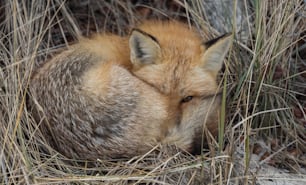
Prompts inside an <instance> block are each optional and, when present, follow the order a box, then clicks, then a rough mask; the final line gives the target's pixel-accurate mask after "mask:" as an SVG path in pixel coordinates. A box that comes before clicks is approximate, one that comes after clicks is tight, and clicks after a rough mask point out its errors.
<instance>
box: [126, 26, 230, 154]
mask: <svg viewBox="0 0 306 185" xmlns="http://www.w3.org/2000/svg"><path fill="white" fill-rule="evenodd" d="M164 24H167V23H163V24H162V25H158V24H157V25H156V24H155V25H154V24H149V26H146V25H144V26H142V27H140V28H139V29H134V30H132V32H131V34H130V38H129V48H130V61H131V63H132V65H133V73H134V75H135V76H137V77H138V78H139V79H141V80H142V81H144V82H146V83H147V84H149V85H151V86H152V87H154V88H155V89H156V90H157V91H158V92H159V93H161V94H163V95H164V96H165V97H166V101H167V102H166V104H167V112H168V118H167V120H166V121H165V123H164V124H163V125H162V126H161V127H162V129H161V130H162V132H163V139H162V142H165V143H175V144H177V145H178V146H179V147H182V148H184V149H187V150H191V149H193V148H192V147H193V146H192V145H193V143H201V142H199V141H198V140H199V139H200V138H202V136H201V135H202V133H203V130H204V129H203V128H208V130H209V131H210V132H211V133H212V134H213V135H216V133H217V129H218V115H219V109H220V96H219V95H218V85H217V82H216V80H217V79H216V78H217V73H218V71H219V70H220V69H221V67H222V65H223V60H224V58H225V56H226V54H227V52H228V50H229V48H230V46H231V43H232V35H229V34H227V35H224V36H221V37H219V38H216V39H213V40H210V41H208V42H203V41H202V39H201V37H200V36H199V35H198V33H197V32H196V31H194V30H192V29H190V28H189V27H187V26H186V25H183V24H180V23H168V25H164ZM163 27H167V29H163ZM216 94H217V95H216Z"/></svg>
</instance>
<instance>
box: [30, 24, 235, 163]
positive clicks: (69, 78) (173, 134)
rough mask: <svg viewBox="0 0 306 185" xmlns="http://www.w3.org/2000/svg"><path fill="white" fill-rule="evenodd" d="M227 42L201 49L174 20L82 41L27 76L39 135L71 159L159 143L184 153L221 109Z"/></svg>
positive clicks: (134, 151) (133, 151) (126, 152)
mask: <svg viewBox="0 0 306 185" xmlns="http://www.w3.org/2000/svg"><path fill="white" fill-rule="evenodd" d="M229 43H230V42H229V39H228V37H226V38H221V39H220V41H218V42H217V43H216V44H215V43H213V45H212V47H210V46H208V45H206V46H205V45H203V41H202V38H201V36H200V35H199V34H198V33H197V32H196V31H195V30H194V28H192V27H191V28H190V27H189V26H187V25H185V24H182V23H179V22H175V21H171V22H161V21H148V22H145V23H143V24H141V25H140V26H138V27H137V28H136V29H135V30H134V31H132V32H131V35H130V36H129V37H119V36H116V35H113V34H101V35H97V36H95V37H93V38H91V39H81V40H80V42H79V43H78V44H75V45H73V46H71V47H70V48H69V49H68V50H67V51H64V52H62V53H61V54H59V55H57V56H56V57H54V58H53V59H52V60H51V61H48V62H47V63H46V64H45V65H44V66H42V67H41V68H39V69H38V70H37V73H35V75H34V76H33V78H32V81H31V84H30V89H31V92H32V94H33V98H34V99H35V101H34V102H36V104H37V107H38V108H37V109H38V114H39V115H38V117H40V118H43V119H44V122H43V124H42V125H41V130H42V131H43V133H45V135H46V137H47V139H48V140H49V142H50V143H51V145H52V146H53V147H55V148H56V149H58V150H59V151H60V152H61V153H63V154H65V155H66V156H68V157H73V158H81V159H97V158H104V157H110V158H118V157H132V156H135V155H139V154H142V153H144V152H146V151H148V150H149V149H150V148H151V147H152V146H154V145H156V144H158V143H167V144H176V145H178V146H179V147H181V148H183V149H186V150H190V149H192V145H193V143H194V142H195V143H198V142H199V141H198V140H199V137H200V138H202V130H203V128H204V127H205V128H206V127H208V128H209V129H210V130H211V131H212V132H214V133H215V132H216V127H217V125H216V123H217V120H218V109H219V107H220V103H219V98H216V100H215V98H212V97H213V95H214V94H215V93H216V92H217V84H216V73H217V72H218V70H219V69H220V65H221V63H222V61H221V62H220V61H219V60H223V58H224V56H225V54H224V52H225V53H226V51H227V50H228V47H229ZM210 48H212V49H210ZM206 51H207V52H206ZM220 51H221V52H220ZM206 53H208V54H206ZM219 55H220V56H219ZM215 60H216V62H218V63H217V64H214V63H211V61H213V62H215ZM217 60H218V61H217ZM207 61H208V62H207ZM206 63H208V64H206ZM186 97H187V99H188V97H194V98H193V100H192V101H190V100H189V99H188V102H187V101H186ZM189 101H190V102H189ZM39 121H40V120H39ZM194 139H197V141H194Z"/></svg>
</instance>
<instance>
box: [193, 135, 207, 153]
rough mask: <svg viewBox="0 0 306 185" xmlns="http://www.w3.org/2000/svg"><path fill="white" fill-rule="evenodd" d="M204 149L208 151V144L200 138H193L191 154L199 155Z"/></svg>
mask: <svg viewBox="0 0 306 185" xmlns="http://www.w3.org/2000/svg"><path fill="white" fill-rule="evenodd" d="M205 149H208V144H207V142H206V141H205V139H203V138H202V137H201V136H200V137H199V136H198V137H195V138H194V140H193V143H192V149H191V154H192V155H201V154H202V153H203V151H204V150H205Z"/></svg>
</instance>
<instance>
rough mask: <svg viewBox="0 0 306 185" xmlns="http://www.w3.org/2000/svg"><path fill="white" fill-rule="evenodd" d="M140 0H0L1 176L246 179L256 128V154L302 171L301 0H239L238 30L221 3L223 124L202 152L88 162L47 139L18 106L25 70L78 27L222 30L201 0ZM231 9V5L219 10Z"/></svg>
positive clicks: (23, 180)
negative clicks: (152, 23) (173, 22)
mask: <svg viewBox="0 0 306 185" xmlns="http://www.w3.org/2000/svg"><path fill="white" fill-rule="evenodd" d="M139 2H141V1H139ZM139 2H138V1H102V0H101V1H82V2H81V1H78V0H73V1H69V2H66V3H65V2H64V1H61V0H52V1H38V0H32V1H22V0H21V1H17V0H13V1H8V0H7V1H5V0H0V183H1V184H203V183H204V184H225V183H229V182H231V183H238V182H239V183H241V184H242V183H244V184H247V183H251V182H255V177H256V174H253V175H252V174H251V173H250V172H249V162H250V156H251V154H252V153H253V152H254V153H256V152H258V151H259V153H260V152H261V151H262V148H261V147H259V148H258V147H257V145H256V141H257V139H258V138H264V139H265V140H266V141H267V142H266V143H267V144H268V145H270V146H271V147H270V148H269V150H268V151H266V152H265V153H264V154H265V155H266V156H264V155H263V157H262V160H261V163H270V164H271V165H274V166H276V167H282V168H287V169H289V170H291V171H292V172H295V173H301V171H300V169H301V168H302V167H304V168H305V165H306V163H305V158H306V154H305V153H306V129H305V127H306V115H305V110H306V108H305V106H306V83H305V81H306V75H305V74H306V62H305V61H306V55H305V53H306V49H305V48H306V42H305V40H306V18H305V17H306V8H305V4H303V1H302V0H291V1H287V0H275V1H260V0H258V1H257V0H255V1H248V0H245V1H239V2H240V3H241V2H242V3H241V4H242V7H243V8H247V9H248V10H247V11H245V12H243V14H245V15H242V18H243V20H244V21H245V23H243V24H244V26H242V27H243V28H244V29H243V30H242V31H238V30H239V26H237V25H239V24H235V23H239V22H240V21H241V20H240V19H239V17H238V18H234V17H233V16H231V15H232V14H231V13H230V12H227V15H228V16H227V19H226V20H225V21H227V23H228V25H231V24H230V23H234V26H233V28H232V29H230V30H234V31H235V30H236V31H237V34H236V42H235V44H234V47H233V49H232V51H231V52H230V55H229V57H228V60H227V62H226V65H225V68H224V71H223V73H222V74H223V75H221V77H220V81H221V84H223V85H224V86H225V87H226V88H224V96H226V99H224V102H223V110H226V116H225V112H224V113H223V117H224V122H226V123H227V126H226V128H225V131H224V132H222V129H221V131H220V134H219V138H221V139H219V142H212V143H211V145H210V150H209V151H208V152H207V153H205V154H203V155H202V156H191V155H189V154H186V153H183V152H181V151H179V150H177V149H176V148H173V147H165V146H163V147H159V146H158V147H156V148H155V151H154V152H153V151H151V152H148V153H147V154H146V155H144V156H137V157H135V158H134V159H131V160H120V161H96V162H95V165H94V166H92V165H91V166H89V165H88V164H87V163H86V162H84V161H70V160H68V159H66V158H65V157H64V156H61V155H60V154H59V153H57V152H56V151H54V150H53V149H52V148H50V147H49V146H48V145H47V144H46V141H45V140H44V136H43V135H42V134H41V133H40V131H39V129H38V126H39V123H35V121H34V120H33V118H32V117H31V115H30V114H29V113H28V111H27V106H26V101H27V95H26V93H27V86H28V83H29V77H30V74H31V72H32V70H33V69H34V68H35V67H36V66H37V65H38V64H39V63H41V62H43V61H45V60H46V59H48V58H50V57H52V56H53V55H54V54H56V53H57V52H58V51H59V50H60V49H61V48H63V47H66V46H67V45H68V43H70V42H73V41H75V40H77V38H78V37H79V36H80V35H81V34H82V35H85V36H87V35H90V34H92V33H93V32H96V31H98V32H102V31H104V30H107V31H112V32H116V33H118V34H121V35H124V34H126V33H127V30H128V28H130V27H131V26H132V25H133V24H135V23H136V22H137V21H138V20H139V19H141V18H159V19H167V18H174V19H180V20H182V21H186V22H188V23H190V24H193V25H196V26H197V27H198V28H201V27H209V30H211V36H216V35H220V34H221V33H219V31H222V30H223V31H226V29H216V27H214V28H213V27H212V26H211V24H212V23H211V22H210V23H211V24H210V23H209V22H207V21H205V20H207V19H205V18H207V17H209V14H208V13H209V11H205V7H206V5H203V3H202V1H201V0H197V1H191V3H189V4H187V3H186V1H183V0H174V1H162V2H163V3H162V2H161V1H149V3H147V4H145V5H142V4H141V3H139ZM233 2H236V1H233ZM238 6H239V5H238ZM230 9H232V10H233V9H234V10H236V9H237V6H233V7H229V6H228V7H227V9H226V10H227V11H228V10H230ZM206 10H207V9H206ZM225 12H226V11H225ZM246 14H248V15H249V18H248V19H246V18H245V17H246ZM220 17H221V16H220ZM240 18H241V17H240ZM208 20H209V19H208ZM241 38H242V39H241ZM225 100H226V101H225ZM225 105H226V106H225ZM224 122H223V123H221V124H220V126H222V125H223V126H224ZM254 143H255V144H254ZM239 145H244V156H243V157H242V158H243V160H244V165H243V166H242V170H240V171H239V170H238V169H239V168H237V164H238V163H236V160H241V159H242V158H238V159H237V156H236V152H235V150H236V147H237V146H239ZM223 146H224V147H223Z"/></svg>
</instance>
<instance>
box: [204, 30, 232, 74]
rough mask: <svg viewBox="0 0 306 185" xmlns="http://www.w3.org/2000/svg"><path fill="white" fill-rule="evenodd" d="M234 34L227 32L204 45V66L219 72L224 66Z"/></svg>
mask: <svg viewBox="0 0 306 185" xmlns="http://www.w3.org/2000/svg"><path fill="white" fill-rule="evenodd" d="M232 42H233V36H232V34H225V35H223V36H221V37H218V38H215V39H213V40H210V41H208V42H206V43H204V44H203V45H202V46H201V47H202V52H203V54H202V58H201V60H202V67H203V68H205V69H207V70H209V71H211V72H213V73H214V74H217V73H218V71H219V70H220V69H221V68H222V65H223V60H224V58H225V56H226V54H227V52H228V50H229V48H230V46H231V45H232Z"/></svg>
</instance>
